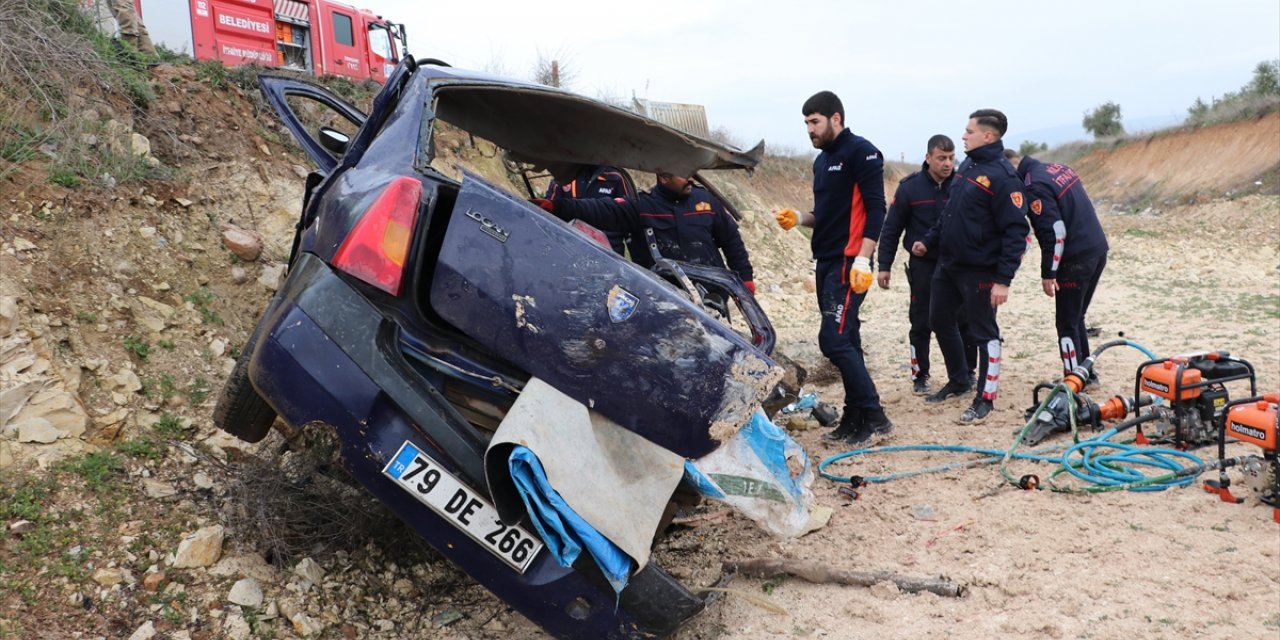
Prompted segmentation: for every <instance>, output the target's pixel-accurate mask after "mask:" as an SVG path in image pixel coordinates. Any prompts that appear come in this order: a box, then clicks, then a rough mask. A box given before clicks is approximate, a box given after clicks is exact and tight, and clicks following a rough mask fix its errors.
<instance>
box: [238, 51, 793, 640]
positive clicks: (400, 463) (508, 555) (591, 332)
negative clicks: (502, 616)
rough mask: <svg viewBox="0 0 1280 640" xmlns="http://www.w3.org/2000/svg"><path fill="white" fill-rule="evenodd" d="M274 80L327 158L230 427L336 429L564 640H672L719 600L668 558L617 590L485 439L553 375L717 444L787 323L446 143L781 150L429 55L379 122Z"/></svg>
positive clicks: (566, 392)
mask: <svg viewBox="0 0 1280 640" xmlns="http://www.w3.org/2000/svg"><path fill="white" fill-rule="evenodd" d="M261 85H262V88H263V92H264V94H265V95H266V97H267V99H268V101H269V102H270V103H271V104H272V106H273V107H274V108H275V109H276V110H277V112H278V113H279V114H280V115H281V117H282V120H283V121H284V124H285V125H286V127H288V128H289V129H290V131H291V133H293V134H294V136H295V137H296V138H297V139H298V141H299V143H300V144H301V145H302V147H303V149H304V150H305V151H306V152H307V154H308V155H309V156H310V157H311V159H312V160H313V161H314V162H315V164H316V170H315V171H314V172H313V173H312V174H311V175H310V176H309V177H308V179H307V185H306V192H305V196H304V202H303V207H302V214H301V219H300V221H299V225H298V233H297V236H296V237H295V241H294V250H293V253H292V255H291V257H290V265H289V270H288V276H287V278H286V279H285V281H284V283H283V285H282V286H281V287H280V289H279V290H278V291H277V293H276V294H275V296H274V297H273V298H272V300H271V301H270V303H269V304H268V306H267V308H266V310H265V312H264V314H263V316H262V317H261V319H260V320H259V322H258V324H257V326H256V327H255V329H254V331H253V333H252V334H251V336H250V337H249V339H248V340H247V341H246V345H245V347H244V350H243V353H242V355H241V356H240V358H239V360H238V361H237V363H236V367H235V369H234V371H233V372H232V374H231V375H230V377H229V378H228V381H227V384H226V387H225V388H224V390H223V395H222V397H221V398H220V400H219V403H218V406H217V408H216V410H215V415H214V418H215V422H216V423H217V424H218V426H219V427H221V428H222V429H224V430H226V431H228V432H230V433H232V434H234V435H236V436H237V437H240V438H242V439H244V440H247V441H250V442H256V441H258V440H261V439H262V438H263V437H265V435H266V433H267V432H268V431H269V429H270V426H271V424H272V422H273V420H274V419H275V417H276V416H279V417H280V418H281V419H282V420H284V421H285V422H287V423H289V424H291V425H304V424H313V423H322V424H324V425H326V426H328V427H330V428H332V429H333V430H334V432H335V434H336V435H337V437H338V440H339V442H340V443H341V449H342V458H343V463H344V466H345V467H346V469H347V470H348V471H349V472H350V473H351V475H352V476H353V477H354V478H355V479H356V480H358V481H359V482H360V483H361V484H363V485H364V487H365V488H366V489H367V490H368V491H370V492H371V493H372V494H373V495H374V496H376V497H377V498H378V500H379V501H381V502H382V503H383V504H384V505H386V506H387V507H388V508H390V509H391V510H392V511H393V512H395V513H396V514H397V516H399V517H400V518H401V519H402V520H404V521H405V522H406V523H408V524H409V525H410V526H411V527H412V528H414V529H415V530H416V531H417V532H418V533H419V534H420V535H421V536H422V537H423V538H424V539H425V540H426V541H428V542H429V543H430V544H431V545H432V546H434V547H435V548H436V549H437V550H438V551H439V552H440V553H441V554H443V555H444V556H446V557H448V558H449V559H450V560H451V561H453V562H454V563H455V564H456V565H457V566H459V567H460V568H461V569H463V570H464V571H466V572H467V573H468V574H470V575H471V576H472V577H473V578H474V579H475V580H476V581H477V582H479V583H480V584H482V585H483V586H485V587H486V588H488V589H489V590H490V591H492V592H493V593H495V594H496V595H497V596H499V597H501V598H502V599H503V600H505V601H506V602H507V603H508V604H510V605H511V606H513V607H514V608H515V609H517V610H518V611H520V612H521V613H522V614H523V615H525V616H526V617H528V618H529V619H530V620H532V621H534V622H535V623H537V624H538V625H540V626H541V627H543V628H544V629H546V630H547V631H548V632H550V633H552V634H553V635H556V636H558V637H581V638H629V637H654V636H663V635H666V634H669V633H670V632H672V631H673V630H674V629H676V628H677V627H678V626H679V625H680V624H682V623H683V622H684V621H686V620H687V619H688V618H690V617H691V616H693V615H695V614H696V613H697V612H698V611H700V610H701V609H702V607H703V606H704V602H703V601H702V599H700V598H699V597H698V596H695V595H694V594H693V593H691V592H690V591H689V590H688V589H687V588H685V587H684V586H683V585H681V584H680V583H679V582H678V581H677V580H675V579H674V578H672V577H671V576H670V575H669V574H667V573H666V572H665V571H664V570H663V569H662V568H661V567H659V566H657V564H655V563H653V562H648V563H645V564H643V566H640V567H638V570H637V571H636V572H635V573H634V575H632V576H630V580H629V583H628V584H627V586H626V587H625V588H624V589H622V590H621V591H620V592H617V593H615V591H614V590H613V589H611V588H610V586H609V584H608V583H607V582H606V581H605V580H604V579H603V577H602V575H601V573H600V571H599V569H598V568H596V567H595V566H593V565H592V564H591V563H590V562H589V561H585V560H581V559H580V560H578V561H577V562H575V563H574V564H573V566H572V567H562V566H560V564H558V563H557V562H556V561H555V560H554V559H553V558H552V557H551V554H550V553H548V552H547V551H546V550H545V549H544V541H543V540H541V539H540V537H539V536H538V535H537V534H536V533H535V530H534V529H533V528H532V527H529V526H527V525H528V520H527V518H521V517H520V515H519V514H516V515H515V516H512V515H510V514H504V515H505V518H500V517H499V514H498V510H497V509H495V507H494V504H493V503H494V502H495V496H494V494H493V492H492V490H491V485H495V486H496V485H498V484H503V480H504V479H501V478H500V479H499V480H498V482H491V479H492V478H493V477H494V474H495V473H496V474H498V475H499V476H501V474H502V473H503V469H504V467H503V465H502V464H498V465H496V466H495V465H493V464H490V469H489V470H488V471H489V478H488V479H487V478H486V468H485V467H486V448H487V447H488V445H489V442H490V439H491V438H493V435H494V432H495V431H496V430H499V429H500V428H502V426H503V423H504V419H505V418H506V416H507V414H508V412H510V411H511V409H512V407H513V405H515V403H516V402H517V400H518V399H519V398H520V396H521V394H522V392H523V390H524V389H525V388H526V386H527V385H530V384H531V382H532V381H533V380H535V379H536V380H538V381H540V382H541V383H545V385H547V386H549V387H551V388H553V389H554V390H555V392H556V393H558V394H563V396H565V397H566V398H568V399H570V401H572V402H575V403H580V404H581V405H582V406H584V407H586V408H588V409H589V411H590V413H591V415H592V416H597V417H599V418H600V419H603V420H606V421H607V422H609V423H610V424H613V425H617V426H619V427H621V428H622V429H624V430H626V431H627V432H629V433H632V434H635V435H637V436H640V438H641V439H642V440H643V441H645V442H647V443H652V445H655V446H657V447H659V448H661V449H663V450H666V451H668V452H671V453H672V454H674V455H675V456H678V457H679V458H686V459H692V458H698V457H701V456H703V455H706V454H708V453H710V452H712V451H714V450H715V449H716V448H717V446H718V445H719V443H720V442H722V441H723V440H724V439H725V438H727V437H729V436H732V435H733V434H734V433H735V431H736V430H737V429H738V428H739V427H740V426H741V425H742V424H744V423H745V422H746V421H747V419H748V417H749V416H750V415H751V414H752V412H753V411H755V410H756V409H757V408H758V407H759V404H760V402H761V400H763V399H764V397H765V396H766V395H767V393H768V392H769V391H770V390H771V389H772V387H773V386H774V384H775V383H776V382H777V381H778V379H779V378H780V377H781V371H780V370H779V369H778V368H777V367H776V366H775V365H774V363H773V362H772V360H770V358H769V357H768V355H767V353H768V351H769V349H770V348H771V346H772V340H773V334H772V329H771V327H769V326H768V321H767V318H765V317H764V314H763V312H761V311H760V310H759V307H758V306H757V305H756V303H755V301H754V300H753V299H752V298H751V296H750V295H749V294H747V293H746V290H745V288H744V287H743V286H742V284H741V282H740V281H738V280H737V278H736V276H732V274H729V275H726V273H727V272H719V270H708V269H705V268H704V269H700V268H697V267H693V266H691V265H681V264H679V263H670V261H666V262H665V263H664V268H665V269H666V270H667V271H668V273H667V277H666V278H663V277H659V276H657V275H655V273H653V272H650V271H647V270H644V269H641V268H639V267H637V266H636V265H634V264H632V263H630V262H628V261H626V260H625V259H623V258H622V257H620V256H618V255H616V254H614V253H613V252H612V251H610V250H609V248H608V247H607V245H606V246H601V245H600V244H599V243H598V242H596V241H594V240H592V239H591V238H590V237H589V236H588V235H585V234H583V233H581V232H580V231H579V230H577V229H576V228H575V227H574V226H573V225H570V224H566V223H564V222H562V221H560V220H557V219H555V218H553V217H551V216H549V215H547V214H546V213H544V212H542V211H541V210H540V209H538V208H537V207H535V206H532V205H530V204H529V203H528V202H527V201H526V200H524V199H523V198H520V197H516V196H513V195H511V194H509V193H507V192H506V191H504V190H502V189H500V188H498V187H496V186H495V185H493V184H490V183H488V182H486V181H485V180H484V179H483V178H480V177H479V176H478V175H474V174H470V173H464V174H463V176H462V178H461V180H457V179H454V178H452V177H449V176H448V175H446V174H445V173H444V172H442V171H440V170H439V169H437V168H436V167H434V166H433V164H432V160H433V158H434V156H435V149H434V147H433V141H434V140H435V137H434V134H435V133H437V132H436V129H437V128H439V126H440V125H439V123H440V122H446V123H448V124H449V125H451V126H453V127H456V128H458V129H461V130H462V131H465V132H467V133H470V134H472V135H474V136H477V137H481V138H484V139H486V140H489V141H491V142H493V143H494V144H495V145H497V146H498V147H500V148H501V149H503V150H504V151H505V153H506V154H507V155H508V157H509V158H511V159H514V160H516V161H519V162H523V163H528V164H530V165H535V166H537V167H541V168H543V169H545V170H547V171H550V172H551V173H552V174H553V175H572V172H573V170H574V169H576V168H577V167H578V166H580V165H582V164H592V163H609V164H613V165H616V166H622V167H625V168H629V169H633V170H638V171H648V172H652V171H658V170H664V171H671V172H673V173H680V174H681V175H690V174H693V173H694V172H696V171H699V170H703V169H726V168H749V167H752V166H754V164H755V163H756V162H757V161H758V159H759V152H760V149H759V148H757V149H756V150H754V151H752V152H745V153H744V152H741V151H738V150H735V149H731V148H728V147H724V146H721V145H717V144H715V143H711V142H708V141H703V140H698V139H695V138H691V137H690V136H688V135H685V134H683V133H680V132H678V131H675V130H672V129H669V128H667V127H665V126H663V125H660V124H658V123H656V122H653V121H649V120H647V119H644V118H641V117H639V116H636V115H634V114H631V113H629V112H626V111H622V110H620V109H616V108H613V107H610V106H608V105H604V104H601V103H598V102H595V101H593V100H589V99H587V98H583V97H580V96H576V95H573V94H570V93H567V92H563V91H559V90H556V89H551V88H547V87H543V86H539V85H531V84H525V83H520V82H515V81H511V80H506V79H501V78H495V77H491V76H485V75H481V74H474V73H470V72H463V71H458V70H455V69H452V68H450V67H448V66H447V65H442V64H427V63H425V62H424V63H422V64H421V65H419V64H418V63H416V62H414V61H413V60H406V61H405V62H403V63H402V64H401V66H400V67H398V68H397V70H396V71H395V72H394V74H393V75H392V76H391V77H390V78H389V80H388V81H387V83H386V85H385V87H384V88H383V90H382V91H381V93H380V94H379V95H378V96H377V97H376V98H375V100H374V102H373V106H372V108H371V109H370V113H369V114H368V115H367V116H366V115H364V114H362V113H361V112H359V111H358V110H356V109H354V108H352V107H350V106H349V105H347V104H346V103H344V102H342V101H341V100H340V99H338V98H336V97H334V96H333V95H332V94H330V93H328V92H327V91H325V90H324V89H322V88H319V87H317V86H315V85H311V84H309V83H305V82H300V81H296V80H290V79H285V78H278V77H268V76H264V77H262V78H261ZM297 100H304V101H311V102H315V103H319V104H321V105H323V106H324V107H326V108H328V109H330V110H332V111H333V112H334V113H336V114H337V116H338V117H341V118H344V119H345V120H346V121H348V123H349V124H350V125H351V127H352V128H355V130H356V132H355V134H354V136H351V137H348V136H344V135H341V134H338V133H336V132H335V131H334V130H332V129H330V128H328V127H324V128H321V130H320V131H319V132H314V131H310V130H308V128H307V126H306V125H305V124H304V123H303V121H302V118H301V117H300V116H299V115H298V114H297V112H296V109H295V108H294V106H293V103H294V102H295V101H297ZM530 195H532V194H530ZM673 281H674V282H676V284H677V285H679V284H683V287H679V286H673V284H672V282H673ZM695 282H696V285H694V283H695ZM690 285H694V286H690ZM699 286H701V287H707V288H711V289H714V290H717V291H723V292H726V293H728V294H729V295H730V296H731V299H733V300H734V301H736V303H737V305H738V307H739V309H741V310H743V312H744V316H746V318H747V319H748V322H749V324H750V325H751V328H752V336H744V335H741V334H739V333H738V332H736V331H734V330H732V329H731V328H730V327H728V326H726V325H725V324H723V323H721V322H719V321H717V320H716V319H715V318H713V317H712V316H711V315H709V314H708V312H707V311H706V309H704V308H703V307H702V306H701V305H700V304H698V301H697V299H696V294H695V295H693V296H691V295H690V292H692V291H693V290H694V289H695V288H697V287H699ZM682 288H683V290H682ZM586 413H587V411H583V414H584V415H585V414H586ZM556 421H557V416H551V415H548V416H546V417H545V425H538V428H545V429H547V430H550V431H551V432H554V430H555V429H556V428H557V424H556ZM578 454H579V452H575V451H563V452H560V453H559V454H558V455H562V456H574V455H578ZM490 457H491V458H492V457H493V456H492V454H491V456H490ZM490 462H492V460H491V461H490ZM549 462H556V461H549ZM560 462H563V461H560ZM667 497H668V498H669V496H667ZM507 511H510V509H507ZM521 520H523V522H521Z"/></svg>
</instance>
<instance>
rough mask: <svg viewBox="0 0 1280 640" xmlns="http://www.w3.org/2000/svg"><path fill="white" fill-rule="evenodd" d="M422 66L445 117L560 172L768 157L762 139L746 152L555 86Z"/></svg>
mask: <svg viewBox="0 0 1280 640" xmlns="http://www.w3.org/2000/svg"><path fill="white" fill-rule="evenodd" d="M422 71H423V72H424V75H426V76H427V79H428V82H429V83H430V85H431V88H432V94H433V97H434V98H435V100H436V105H435V111H436V115H437V116H438V117H439V118H440V119H441V120H444V121H445V122H448V123H450V124H452V125H454V126H457V127H459V128H461V129H464V130H466V131H468V132H470V133H473V134H475V135H477V136H480V137H482V138H485V139H487V140H489V141H490V142H493V143H494V144H496V145H498V146H499V147H502V148H503V149H505V150H506V151H507V153H508V154H509V155H510V156H511V158H512V159H513V160H516V161H519V162H526V163H529V164H532V165H535V166H538V167H541V168H545V169H548V170H550V171H552V173H556V174H559V173H560V172H559V171H558V169H563V168H564V167H566V166H568V165H582V164H610V165H614V166H618V167H623V168H626V169H635V170H638V171H646V172H653V173H657V172H668V173H674V174H677V175H684V176H688V175H693V173H695V172H697V171H700V170H704V169H751V168H753V167H755V166H756V165H757V164H759V162H760V159H761V157H762V156H763V155H764V141H763V140H761V141H760V143H759V144H757V145H756V146H755V147H754V148H752V149H751V150H749V151H741V150H739V149H736V148H734V147H731V146H728V145H724V144H720V143H717V142H713V141H710V140H704V139H702V138H698V137H696V136H692V135H689V134H687V133H684V132H682V131H678V130H676V129H673V128H671V127H668V126H666V125H664V124H662V123H659V122H657V121H655V120H650V119H649V118H645V117H643V116H640V115H637V114H635V113H632V112H630V111H627V110H625V109H622V108H619V107H615V106H613V105H609V104H606V103H604V102H600V101H598V100H593V99H591V98H587V97H585V96H580V95H577V94H574V93H570V92H568V91H563V90H560V89H556V88H552V87H547V86H543V85H538V84H531V83H527V82H521V81H518V80H511V79H508V78H501V77H498V76H492V75H487V74H481V73H476V72H471V71H463V70H459V69H454V68H452V67H439V66H435V65H429V66H425V67H423V68H422Z"/></svg>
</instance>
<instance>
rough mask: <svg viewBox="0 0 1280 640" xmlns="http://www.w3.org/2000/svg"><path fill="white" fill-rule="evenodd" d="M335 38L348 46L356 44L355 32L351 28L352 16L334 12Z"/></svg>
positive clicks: (339, 42)
mask: <svg viewBox="0 0 1280 640" xmlns="http://www.w3.org/2000/svg"><path fill="white" fill-rule="evenodd" d="M333 39H334V40H336V41H337V42H338V44H345V45H347V46H348V47H351V46H355V44H356V39H355V32H353V31H352V30H351V16H347V15H343V14H341V13H338V12H337V11H335V12H333Z"/></svg>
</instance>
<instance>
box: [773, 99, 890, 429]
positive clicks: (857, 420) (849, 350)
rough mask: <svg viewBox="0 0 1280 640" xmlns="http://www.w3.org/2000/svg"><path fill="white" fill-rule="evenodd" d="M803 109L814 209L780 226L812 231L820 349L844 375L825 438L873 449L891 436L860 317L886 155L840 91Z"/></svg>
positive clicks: (879, 220) (789, 212)
mask: <svg viewBox="0 0 1280 640" xmlns="http://www.w3.org/2000/svg"><path fill="white" fill-rule="evenodd" d="M800 111H801V113H802V114H803V115H804V122H805V126H806V127H807V129H808V133H809V141H810V142H812V143H813V146H814V147H815V148H817V149H820V150H821V153H819V154H818V157H817V158H815V159H814V161H813V211H812V212H808V213H797V212H796V211H795V210H793V209H789V208H788V209H783V210H781V211H778V212H776V213H775V216H776V218H777V221H778V225H779V226H781V227H782V228H783V229H791V228H793V227H795V226H796V225H797V224H799V225H803V226H806V227H810V228H812V229H813V236H812V237H811V238H810V241H809V248H810V249H811V250H812V252H813V257H814V260H815V261H816V265H815V268H814V283H815V284H816V285H817V287H816V288H817V294H818V310H819V311H820V312H821V313H822V321H821V324H820V325H819V327H818V348H819V349H821V350H822V355H824V356H826V357H827V359H828V360H830V361H831V364H833V365H835V366H836V368H837V369H839V370H840V380H841V382H843V384H844V412H843V413H842V414H841V416H840V425H839V426H838V427H836V429H835V431H833V432H831V433H829V434H827V435H826V436H824V437H825V438H826V439H828V440H843V441H844V442H845V443H847V444H849V445H850V446H869V444H870V443H871V441H872V440H873V439H877V438H882V437H884V436H887V435H888V434H889V433H891V432H892V431H893V423H892V422H891V421H890V420H889V417H888V416H886V415H885V412H884V406H883V405H882V404H881V402H880V394H879V393H878V392H877V391H876V385H875V381H873V380H872V379H871V373H870V372H869V371H867V363H866V360H865V358H864V357H863V354H862V332H861V326H862V323H861V321H860V319H859V318H858V309H859V308H860V307H861V306H862V301H863V300H865V299H866V297H867V291H868V290H869V289H870V288H871V283H872V282H874V280H875V276H874V275H873V273H872V268H873V267H872V266H871V260H872V259H873V257H872V255H873V254H874V253H875V249H876V242H878V241H879V240H880V228H881V226H882V225H883V224H884V156H883V155H882V154H881V153H880V150H879V149H877V148H876V147H875V145H873V144H871V141H870V140H867V139H866V138H863V137H862V136H858V135H855V134H854V133H853V132H852V131H850V130H849V129H848V128H847V127H845V123H844V105H843V103H841V101H840V98H839V97H837V96H836V94H834V93H832V92H830V91H820V92H818V93H816V94H814V95H813V96H811V97H810V98H809V99H808V100H806V101H805V103H804V106H803V107H801V109H800Z"/></svg>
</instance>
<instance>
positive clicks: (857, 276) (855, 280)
mask: <svg viewBox="0 0 1280 640" xmlns="http://www.w3.org/2000/svg"><path fill="white" fill-rule="evenodd" d="M874 280H875V276H873V275H871V259H870V258H864V257H862V256H858V257H856V258H854V259H853V267H851V268H850V269H849V288H850V289H853V292H854V293H859V294H861V293H866V292H867V290H868V289H870V288H871V283H872V281H874Z"/></svg>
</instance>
